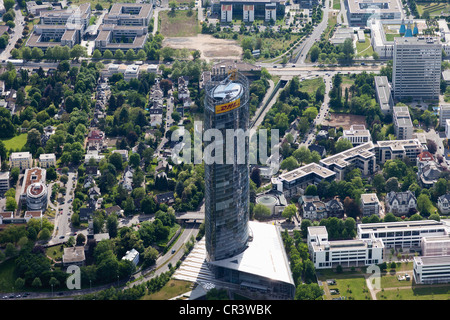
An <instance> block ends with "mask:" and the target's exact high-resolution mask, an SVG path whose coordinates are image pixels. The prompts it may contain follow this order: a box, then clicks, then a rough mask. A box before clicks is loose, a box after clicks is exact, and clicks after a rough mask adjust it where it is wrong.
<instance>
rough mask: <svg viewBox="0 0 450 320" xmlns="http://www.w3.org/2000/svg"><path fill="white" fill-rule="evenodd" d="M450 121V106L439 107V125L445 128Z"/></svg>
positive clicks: (442, 105)
mask: <svg viewBox="0 0 450 320" xmlns="http://www.w3.org/2000/svg"><path fill="white" fill-rule="evenodd" d="M448 119H450V104H441V105H440V106H439V125H440V126H441V128H443V127H444V126H445V123H446V121H447V120H448Z"/></svg>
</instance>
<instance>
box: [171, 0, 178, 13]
mask: <svg viewBox="0 0 450 320" xmlns="http://www.w3.org/2000/svg"><path fill="white" fill-rule="evenodd" d="M169 7H170V12H171V13H172V14H175V10H176V9H177V7H178V4H177V2H176V1H170V3H169Z"/></svg>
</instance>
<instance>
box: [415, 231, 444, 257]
mask: <svg viewBox="0 0 450 320" xmlns="http://www.w3.org/2000/svg"><path fill="white" fill-rule="evenodd" d="M420 247H421V249H422V256H450V236H449V235H448V234H447V235H445V236H438V237H423V238H422V240H421V242H420Z"/></svg>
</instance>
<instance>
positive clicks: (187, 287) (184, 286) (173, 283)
mask: <svg viewBox="0 0 450 320" xmlns="http://www.w3.org/2000/svg"><path fill="white" fill-rule="evenodd" d="M191 290H192V283H191V282H188V281H181V280H174V279H172V280H170V281H169V282H167V283H166V285H165V286H164V287H163V288H162V289H161V290H159V291H158V292H155V293H152V294H147V295H145V296H143V297H142V298H141V300H169V299H172V298H175V297H177V296H179V295H182V294H184V293H186V292H188V291H191Z"/></svg>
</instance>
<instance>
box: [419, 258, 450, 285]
mask: <svg viewBox="0 0 450 320" xmlns="http://www.w3.org/2000/svg"><path fill="white" fill-rule="evenodd" d="M413 268H414V269H413V270H414V273H413V275H414V280H415V282H416V283H417V284H438V283H449V282H450V255H448V256H433V257H414V264H413Z"/></svg>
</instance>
